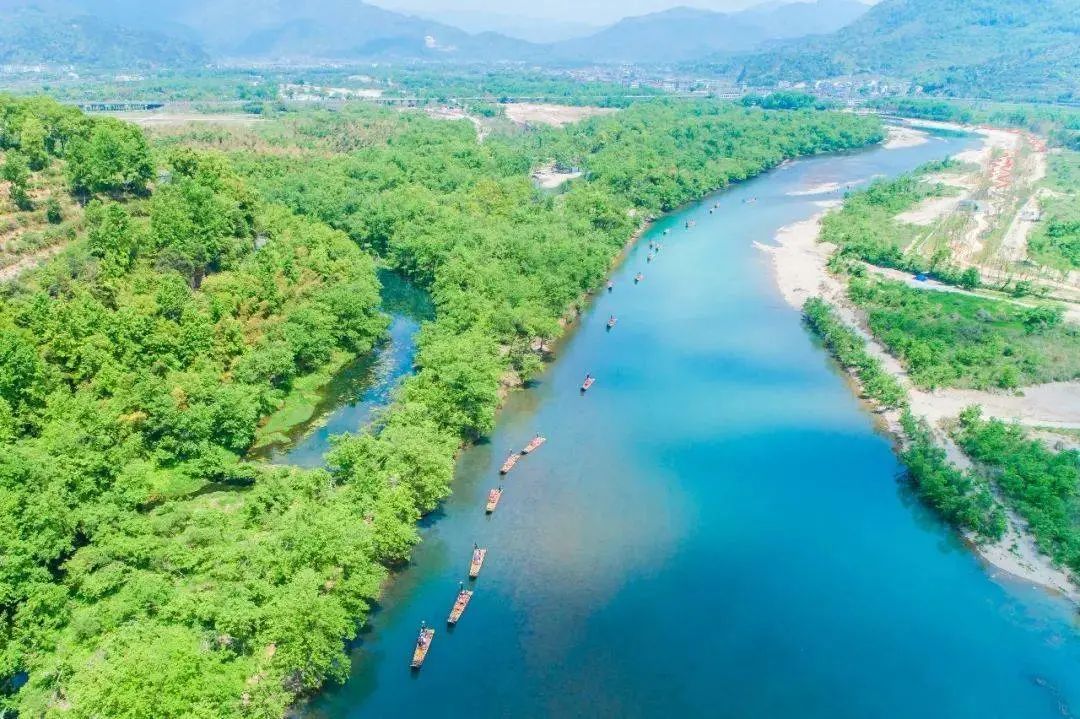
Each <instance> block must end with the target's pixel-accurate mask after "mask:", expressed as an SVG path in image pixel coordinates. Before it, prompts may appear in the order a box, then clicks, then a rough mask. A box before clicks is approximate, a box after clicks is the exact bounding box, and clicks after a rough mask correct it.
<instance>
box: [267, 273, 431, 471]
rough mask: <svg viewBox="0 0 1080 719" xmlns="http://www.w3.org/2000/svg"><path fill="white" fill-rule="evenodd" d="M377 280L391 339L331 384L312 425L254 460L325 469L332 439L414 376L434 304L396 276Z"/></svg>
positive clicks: (360, 421) (293, 432)
mask: <svg viewBox="0 0 1080 719" xmlns="http://www.w3.org/2000/svg"><path fill="white" fill-rule="evenodd" d="M379 281H380V282H382V308H383V311H384V312H386V313H387V314H388V315H390V332H389V336H388V337H387V339H386V340H385V341H384V342H383V344H382V345H381V346H379V347H377V348H376V350H375V351H374V352H373V353H371V354H369V355H367V356H364V357H361V358H359V359H357V360H356V361H355V362H353V363H352V364H350V365H348V366H347V367H346V368H345V369H344V370H342V371H341V372H339V373H338V375H337V376H336V377H334V379H333V380H331V382H330V383H329V384H328V385H327V386H326V388H325V389H324V390H323V399H322V401H321V402H320V403H319V405H318V407H317V408H316V411H315V414H314V416H313V418H312V419H311V421H309V422H305V423H303V424H300V425H297V426H296V427H294V428H293V429H292V430H291V431H290V432H289V440H290V441H289V442H287V443H278V444H273V445H269V446H267V447H264V448H262V449H261V450H259V451H257V452H254V453H253V455H252V456H253V457H255V458H257V459H262V460H266V461H268V462H271V463H273V464H290V465H294V466H297V467H308V468H311V467H321V466H322V465H323V462H324V459H323V458H324V455H325V454H326V452H327V450H329V449H330V438H331V437H333V436H334V435H337V434H344V433H347V432H357V431H359V430H360V429H361V428H362V427H363V426H364V425H366V424H367V423H368V422H369V421H371V417H372V415H373V414H374V412H375V411H376V410H378V409H380V408H381V407H384V406H386V404H387V403H388V402H389V401H390V395H391V393H392V392H393V390H394V388H395V387H397V385H398V383H399V382H400V381H401V380H402V379H403V378H404V377H405V376H407V375H408V374H410V373H411V372H412V368H413V360H414V358H415V356H416V342H415V335H416V332H417V330H419V329H420V324H421V323H422V322H424V321H426V320H430V319H431V318H432V317H433V315H434V310H433V308H432V305H431V299H430V298H429V297H428V295H427V293H426V292H424V291H423V290H421V289H419V288H417V287H415V286H413V285H412V284H410V283H409V282H408V281H407V280H405V279H404V278H402V277H401V276H400V275H397V274H395V273H393V272H389V271H385V270H384V271H381V272H380V273H379Z"/></svg>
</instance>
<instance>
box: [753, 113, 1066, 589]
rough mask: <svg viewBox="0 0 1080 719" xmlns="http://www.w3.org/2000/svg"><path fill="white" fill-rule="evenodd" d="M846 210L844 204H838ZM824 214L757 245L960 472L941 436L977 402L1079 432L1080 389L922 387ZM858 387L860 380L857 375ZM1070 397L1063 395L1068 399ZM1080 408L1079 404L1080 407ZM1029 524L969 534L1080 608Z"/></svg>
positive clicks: (962, 460)
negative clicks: (833, 316)
mask: <svg viewBox="0 0 1080 719" xmlns="http://www.w3.org/2000/svg"><path fill="white" fill-rule="evenodd" d="M987 137H988V139H987V141H986V142H985V143H984V145H983V148H981V149H980V150H975V151H969V152H967V153H962V154H964V155H967V156H968V157H971V158H979V159H981V158H983V157H984V153H988V152H990V148H992V147H994V146H995V142H996V141H997V140H998V139H999V136H998V135H996V134H995V133H988V134H987ZM837 204H839V203H837ZM824 214H825V213H824V212H820V213H818V214H817V215H815V216H813V217H811V218H809V219H807V220H803V221H800V222H797V223H794V224H791V225H788V226H786V227H783V228H781V229H780V230H779V231H778V232H777V233H776V236H775V238H774V242H775V245H773V246H767V245H761V244H759V245H758V246H759V247H760V248H761V249H762V250H763V251H765V252H767V253H768V254H769V256H770V258H771V260H772V266H773V270H774V277H775V280H776V284H777V287H778V289H779V290H780V293H781V295H782V296H783V297H784V299H785V301H787V302H788V304H790V305H791V306H792V307H793V308H795V309H797V310H800V311H801V309H802V307H803V304H804V303H805V302H806V300H807V299H809V298H810V297H814V296H817V297H822V298H823V299H825V300H827V301H828V302H829V303H830V304H832V305H833V306H834V307H835V308H836V311H837V313H838V315H839V316H840V317H841V319H842V320H843V321H844V322H845V323H846V324H847V325H848V326H849V327H851V328H852V329H854V330H855V331H857V332H858V333H859V335H861V336H862V337H863V338H864V339H865V340H866V341H867V351H868V352H869V353H870V354H871V355H873V356H875V357H876V358H878V359H879V360H880V362H881V364H882V366H883V368H884V369H885V370H886V371H887V372H888V373H889V374H890V375H892V376H893V377H894V378H895V379H896V380H897V381H898V382H900V384H901V386H902V387H903V388H904V390H905V391H906V393H907V395H908V401H909V404H910V407H911V411H912V412H913V414H915V415H917V416H919V417H922V418H924V419H926V420H927V421H928V422H929V423H930V424H931V426H932V427H933V428H934V430H935V431H934V435H935V437H936V438H937V440H938V441H939V443H940V444H941V445H942V446H943V447H944V449H945V450H946V453H947V455H948V457H949V459H950V461H952V463H953V464H955V465H957V466H958V467H959V468H961V469H966V468H969V467H970V462H969V461H968V459H967V457H965V456H964V455H963V454H962V453H961V452H960V450H959V449H958V448H957V447H956V446H955V445H954V444H953V442H952V441H951V440H950V439H949V438H948V437H947V435H946V434H945V433H944V432H943V431H941V428H940V425H941V423H942V422H943V421H945V420H947V419H950V418H954V417H955V416H956V415H957V414H958V413H959V412H960V410H962V409H963V408H964V407H966V406H969V405H971V404H980V405H982V406H983V407H984V413H985V414H986V416H988V417H997V418H1000V419H1004V420H1016V421H1021V422H1022V423H1024V424H1030V425H1044V426H1045V425H1047V424H1049V425H1051V426H1054V425H1057V426H1066V427H1072V426H1073V425H1074V420H1075V421H1076V422H1080V417H1073V414H1072V413H1071V412H1069V411H1065V412H1063V411H1062V407H1061V398H1062V397H1063V396H1065V395H1067V394H1070V393H1071V394H1076V395H1077V396H1078V397H1080V383H1075V382H1071V383H1057V385H1056V386H1052V387H1049V388H1048V387H1047V386H1040V387H1035V388H1023V391H1021V392H1020V393H1019V394H1018V395H1009V396H1006V395H1001V394H997V393H990V392H978V391H974V390H938V391H935V392H928V391H924V390H920V389H919V388H917V387H915V386H914V385H913V384H912V382H911V381H910V378H909V377H908V376H907V372H906V371H905V369H904V368H903V366H902V365H901V363H900V362H899V360H897V359H896V358H895V357H893V356H892V355H891V354H890V353H889V352H888V351H887V350H886V349H885V347H884V346H883V345H882V344H881V343H880V342H879V341H877V340H876V339H875V338H874V337H873V335H872V334H871V333H870V331H869V328H868V326H867V323H866V318H865V317H864V316H863V313H862V312H861V311H860V310H859V309H858V308H857V307H855V306H854V305H853V304H852V303H851V302H850V301H849V300H848V298H847V291H846V286H845V284H844V283H843V282H842V281H841V280H840V279H839V278H838V277H836V276H835V275H833V274H832V273H830V272H829V271H828V261H829V258H830V256H831V255H832V253H833V252H834V251H835V250H836V248H835V246H833V245H831V244H828V243H823V242H819V236H820V233H821V220H822V217H823V216H824ZM853 381H856V382H857V380H855V378H854V376H853ZM1063 393H1064V394H1063ZM1076 406H1077V407H1080V403H1077V404H1076ZM877 409H878V413H879V415H880V416H881V418H882V420H883V425H884V427H885V429H886V430H887V431H888V432H889V433H890V434H891V435H892V436H893V437H894V438H895V439H896V441H897V442H898V443H900V444H901V445H902V444H903V443H904V441H905V439H906V437H905V435H904V432H903V429H902V428H901V425H900V421H899V420H900V412H899V411H898V410H881V409H880V408H877ZM1078 426H1080V425H1078ZM1024 526H1025V523H1024V521H1023V520H1022V519H1021V518H1020V517H1018V516H1017V515H1016V514H1015V513H1014V512H1009V513H1008V528H1007V530H1006V533H1005V536H1004V537H1003V538H1002V539H1001V540H999V541H996V542H981V541H978V540H977V538H976V537H975V536H974V535H971V534H968V535H967V539H968V540H969V544H970V546H972V547H973V548H974V549H975V551H977V552H978V554H979V555H980V556H981V557H982V558H983V559H984V560H985V561H986V562H987V563H988V564H990V565H991V566H993V567H995V568H997V569H999V570H1001V571H1003V572H1006V573H1007V574H1009V575H1011V576H1013V577H1017V578H1019V579H1022V580H1024V581H1028V582H1032V583H1034V584H1038V585H1040V586H1043V587H1045V588H1048V589H1050V590H1053V591H1054V592H1057V593H1060V594H1061V595H1063V596H1065V597H1067V598H1068V599H1070V600H1071V601H1072V602H1074V603H1080V588H1078V586H1077V584H1076V583H1075V580H1074V579H1073V578H1072V576H1071V575H1070V574H1069V573H1068V572H1067V571H1064V570H1062V569H1061V568H1059V567H1057V566H1055V565H1054V563H1053V561H1052V560H1051V559H1050V557H1048V556H1047V555H1045V554H1043V553H1041V552H1040V551H1039V549H1038V547H1037V546H1036V545H1035V541H1034V539H1033V537H1032V536H1031V535H1030V533H1029V532H1027V531H1026V530H1025V529H1024Z"/></svg>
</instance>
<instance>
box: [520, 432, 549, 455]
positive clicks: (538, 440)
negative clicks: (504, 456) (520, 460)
mask: <svg viewBox="0 0 1080 719" xmlns="http://www.w3.org/2000/svg"><path fill="white" fill-rule="evenodd" d="M544 442H547V437H542V436H540V435H536V436H535V437H533V438H532V441H531V442H529V443H528V444H527V445H525V449H523V450H521V453H522V454H528V453H529V452H532V451H533V450H534V449H537V448H538V447H539V446H540V445H542V444H543V443H544Z"/></svg>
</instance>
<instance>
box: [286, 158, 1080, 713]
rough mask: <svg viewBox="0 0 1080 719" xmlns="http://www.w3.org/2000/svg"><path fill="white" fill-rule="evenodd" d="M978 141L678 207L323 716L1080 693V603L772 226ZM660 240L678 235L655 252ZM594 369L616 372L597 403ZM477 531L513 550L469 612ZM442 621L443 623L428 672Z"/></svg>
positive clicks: (430, 538) (443, 524)
mask: <svg viewBox="0 0 1080 719" xmlns="http://www.w3.org/2000/svg"><path fill="white" fill-rule="evenodd" d="M972 142H973V141H972V140H971V139H970V138H961V137H948V138H934V139H933V140H932V141H931V142H929V143H927V144H924V145H920V146H917V147H910V148H904V149H895V150H886V149H881V148H879V149H873V150H869V151H865V152H859V153H853V154H848V155H841V156H830V157H820V158H813V159H807V160H801V161H797V162H794V163H790V164H788V165H786V166H783V167H781V168H779V169H777V170H775V171H773V172H770V173H767V174H765V175H763V176H761V177H759V178H757V179H755V180H752V181H749V182H746V183H743V184H741V185H739V186H736V187H733V188H731V189H729V190H727V191H724V192H721V193H718V194H716V195H714V196H711V197H708V198H705V199H704V200H702V201H701V202H699V203H696V204H694V205H692V206H689V207H687V208H685V209H683V210H681V211H679V212H676V213H673V214H671V215H669V216H666V217H664V218H661V219H660V220H659V221H657V222H656V223H655V224H654V225H653V226H652V227H651V229H650V230H649V231H648V232H647V233H646V235H645V236H644V238H643V240H642V241H641V242H639V243H638V245H637V246H636V248H635V249H633V250H632V251H631V252H630V254H629V256H628V257H627V259H626V261H625V262H624V263H623V264H622V265H621V266H620V267H619V269H618V270H616V272H615V274H614V280H615V287H614V291H613V292H611V293H610V294H609V293H603V294H602V295H600V296H598V297H597V298H596V301H595V303H594V304H593V305H592V307H591V308H590V309H589V310H588V311H587V312H586V314H585V315H584V317H583V318H582V321H581V323H580V326H579V327H577V328H576V329H575V330H574V331H573V333H572V334H571V335H570V336H569V337H568V338H567V339H566V341H564V342H563V343H562V344H561V345H560V346H559V347H558V351H557V355H558V357H557V359H556V361H555V362H553V363H552V364H551V365H550V367H549V368H548V369H547V371H546V372H545V373H544V374H543V375H542V376H541V377H540V378H539V380H538V381H537V382H536V383H535V384H534V385H533V386H531V387H530V388H528V389H527V390H526V391H522V392H516V393H514V394H512V396H511V397H510V399H509V401H508V402H507V404H506V407H505V408H504V409H503V411H502V412H501V414H500V416H499V421H498V426H497V427H496V429H495V431H494V433H493V435H492V437H491V438H490V441H489V442H485V443H483V444H481V445H478V446H475V447H472V448H470V449H468V450H467V451H465V452H464V453H463V455H462V457H461V460H460V462H459V464H458V470H457V478H456V481H455V484H454V494H453V496H452V497H450V498H449V499H448V500H447V501H446V502H445V504H444V506H443V507H442V509H441V510H440V511H439V512H437V513H436V514H435V515H433V516H431V517H429V518H427V519H426V520H425V521H424V525H423V529H422V531H423V537H424V541H423V544H422V545H421V546H420V547H419V548H418V549H417V551H416V552H415V557H414V561H413V563H412V564H411V565H410V566H409V567H408V568H407V569H405V570H404V571H402V572H401V573H400V574H399V575H398V577H397V578H396V579H395V580H394V581H393V582H392V583H391V585H390V586H389V588H388V590H387V593H386V596H385V597H384V600H383V608H381V609H379V610H378V611H376V612H375V613H374V614H373V616H372V619H371V622H370V627H369V628H368V629H366V630H365V632H364V633H363V634H362V635H361V637H360V639H359V640H358V641H357V642H356V643H355V645H354V647H353V662H354V667H353V674H352V677H351V678H350V679H349V681H348V682H347V683H346V684H344V685H343V686H341V687H336V688H331V689H329V690H327V691H326V692H324V693H323V694H321V695H320V696H318V697H316V698H315V699H313V700H312V701H311V702H310V704H309V705H308V706H306V707H305V708H304V709H303V710H302V711H303V712H304V714H305V715H306V716H308V717H311V718H312V719H315V718H317V719H330V718H334V719H337V718H345V717H349V718H352V717H409V716H421V715H424V716H438V717H469V718H470V719H479V718H482V717H519V718H526V717H665V718H666V717H780V716H785V717H822V718H825V717H828V718H829V719H840V718H842V717H1008V718H1015V717H1061V716H1072V713H1071V712H1080V636H1078V634H1077V627H1076V623H1075V618H1074V612H1073V610H1072V608H1071V607H1070V606H1068V605H1067V604H1066V603H1065V602H1064V601H1062V600H1060V599H1058V598H1054V597H1051V596H1048V595H1047V594H1046V593H1044V592H1043V591H1042V590H1040V589H1037V588H1034V587H1030V586H1027V585H1025V584H1023V583H1021V582H1018V581H1015V580H1012V579H1009V578H1008V577H1003V576H998V575H997V574H995V572H993V571H992V570H991V569H989V568H987V567H985V566H984V565H983V564H982V563H981V562H980V560H979V559H978V558H977V556H976V555H975V554H974V553H973V552H971V551H970V550H969V549H968V548H966V547H965V546H964V545H963V543H962V542H961V541H960V540H959V539H958V537H957V535H956V534H955V533H954V532H953V531H952V530H950V529H949V528H948V527H946V526H944V525H943V524H942V523H941V522H940V521H938V520H937V519H936V518H935V517H934V516H933V515H932V514H931V513H930V512H928V511H927V510H925V509H924V508H923V507H922V506H921V505H920V504H919V503H918V501H917V500H916V499H915V498H914V497H913V496H912V495H911V493H910V490H909V488H908V487H907V485H906V483H905V482H904V481H903V473H902V467H901V466H900V465H899V464H898V462H897V460H896V457H895V456H894V453H893V450H892V447H891V444H890V440H889V439H888V438H887V437H886V436H884V435H883V434H881V433H880V432H879V431H878V430H877V429H876V428H875V422H874V416H873V415H872V414H871V413H870V412H868V411H867V409H866V408H865V407H863V406H862V405H861V404H860V403H859V401H858V400H857V399H856V398H855V396H854V395H853V393H852V391H851V389H850V387H849V386H848V384H847V383H846V381H845V378H844V377H843V376H842V374H841V373H840V372H839V371H838V370H837V368H836V367H835V365H834V363H833V362H832V361H831V360H830V359H829V357H828V356H827V355H826V353H825V352H824V351H823V350H822V349H821V347H820V346H819V345H817V344H816V343H815V341H814V340H813V338H812V337H811V336H810V334H809V333H808V332H807V331H806V329H805V328H804V327H803V326H802V324H801V321H800V317H799V313H798V312H797V311H795V310H793V309H792V308H791V307H789V306H788V305H787V304H785V303H784V301H783V300H782V298H781V297H780V295H779V293H778V291H777V289H776V287H775V284H774V281H773V277H772V274H771V272H772V270H771V266H770V260H769V258H768V257H767V255H766V254H765V253H763V252H761V251H760V250H759V249H757V248H755V247H754V244H753V243H754V242H755V241H758V242H763V243H768V242H770V241H771V239H772V237H773V236H774V234H775V232H776V230H777V229H778V228H780V227H782V226H784V225H787V224H789V223H791V222H794V221H797V220H800V219H804V218H806V217H809V216H810V215H812V214H814V213H815V212H817V211H819V209H820V205H818V204H816V203H819V202H820V201H822V200H826V199H834V198H836V197H838V193H837V192H836V191H832V192H828V191H826V192H819V193H817V194H814V193H812V192H809V191H811V190H813V188H816V187H821V186H823V185H827V184H828V183H837V184H838V185H840V186H842V187H843V186H847V185H848V184H849V183H855V184H860V183H864V182H867V181H868V180H869V179H870V178H872V177H875V176H893V175H896V174H897V173H899V172H902V171H905V170H909V169H912V168H914V167H916V166H918V165H920V164H922V163H924V162H926V161H929V160H933V159H940V158H943V157H945V156H947V155H949V154H952V153H954V152H956V151H958V150H960V149H963V148H964V147H967V146H970V144H971V143H972ZM751 198H757V201H756V202H752V203H747V202H744V201H745V200H748V199H751ZM715 203H719V207H718V208H717V209H716V210H715V211H714V212H713V213H710V212H709V208H710V207H712V206H713V205H714V204H715ZM687 220H694V221H696V223H697V224H696V226H695V227H693V228H692V229H689V230H687V229H684V224H685V222H686V221H687ZM665 230H670V234H668V235H666V236H664V235H663V233H664V231H665ZM651 239H658V240H660V241H662V242H663V243H664V248H663V250H662V251H661V252H660V253H659V255H658V256H657V258H656V259H655V260H654V261H653V262H652V263H647V262H646V255H647V253H648V248H647V246H646V244H647V242H648V241H649V240H651ZM638 271H642V272H644V274H645V280H644V281H643V282H642V283H641V284H639V285H637V286H635V285H634V283H633V281H632V277H633V275H634V274H635V273H636V272H638ZM613 313H614V314H616V315H617V316H618V318H619V322H618V326H617V327H616V328H615V329H614V330H612V331H611V332H606V331H605V329H604V323H605V321H606V320H607V317H608V316H609V315H610V314H613ZM402 342H403V343H404V346H407V344H408V337H407V336H406V337H403V338H402ZM586 372H590V373H592V374H593V375H595V376H596V377H597V382H596V385H595V386H594V387H593V388H592V389H591V390H590V391H589V393H588V394H587V395H586V396H582V395H581V394H580V393H579V392H578V386H579V384H580V383H581V380H582V378H583V376H584V374H585V373H586ZM353 420H355V418H353ZM352 423H353V424H355V421H353V422H352ZM333 426H339V425H333ZM353 428H354V427H348V429H353ZM538 431H539V432H543V433H544V434H546V435H547V437H548V442H547V444H546V445H545V446H543V447H542V448H540V449H539V450H538V451H537V452H536V453H535V454H533V455H531V456H528V457H525V458H524V459H523V460H522V461H521V462H520V463H519V464H518V466H517V468H515V469H514V470H513V472H512V473H511V474H510V475H509V477H508V478H507V479H505V480H504V481H503V485H504V487H505V493H504V495H503V498H502V502H501V504H500V505H499V508H498V510H497V511H496V512H495V513H494V514H493V515H491V516H485V514H484V510H483V504H484V498H485V495H486V493H487V491H488V489H490V488H492V487H495V486H496V485H498V484H499V482H500V480H499V478H498V475H497V472H498V466H499V464H500V463H501V462H502V460H503V458H504V457H505V455H506V453H507V450H508V449H510V448H520V447H521V446H523V445H524V444H525V443H526V442H527V441H528V439H529V438H530V437H532V435H533V434H534V433H535V432H538ZM319 437H320V438H318V439H315V440H312V442H313V444H311V445H309V446H308V449H307V450H306V451H307V452H308V455H307V456H308V457H309V458H310V457H317V456H318V451H319V450H322V449H325V446H324V445H325V438H323V437H322V435H319ZM284 459H285V460H288V456H285V458H284ZM473 542H478V543H479V544H480V545H481V546H484V547H487V548H488V550H489V551H488V556H487V561H486V563H485V565H484V569H483V572H482V574H481V576H480V578H479V579H478V580H477V581H476V582H475V583H474V588H475V590H476V594H475V596H474V598H473V600H472V603H471V605H470V606H469V608H468V610H467V612H466V613H465V615H464V617H463V618H462V620H461V622H460V623H459V624H458V625H457V626H456V627H455V628H454V629H452V630H448V629H447V627H446V625H445V617H446V615H447V613H448V611H449V609H450V606H451V604H452V603H453V600H454V596H455V592H456V590H457V587H458V582H459V581H460V580H464V579H465V578H466V572H467V569H468V561H469V554H470V551H471V549H472V546H473ZM421 620H426V621H427V622H428V623H429V624H430V625H432V626H434V627H436V630H437V633H436V635H435V638H434V641H433V643H432V646H431V651H430V654H429V656H428V658H427V662H426V664H425V665H424V667H423V669H422V670H421V671H420V672H416V673H413V672H410V671H409V668H408V663H409V658H410V655H411V651H412V647H413V642H414V640H415V637H416V632H417V627H418V626H419V624H420V622H421Z"/></svg>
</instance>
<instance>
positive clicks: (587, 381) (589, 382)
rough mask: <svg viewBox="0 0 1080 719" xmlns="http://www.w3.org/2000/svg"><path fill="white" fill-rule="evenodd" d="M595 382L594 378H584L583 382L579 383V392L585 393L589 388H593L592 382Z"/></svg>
mask: <svg viewBox="0 0 1080 719" xmlns="http://www.w3.org/2000/svg"><path fill="white" fill-rule="evenodd" d="M595 381H596V378H595V377H590V376H586V377H585V381H584V382H582V383H581V391H582V392H585V391H586V390H588V389H589V387H592V386H593V382H595Z"/></svg>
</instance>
